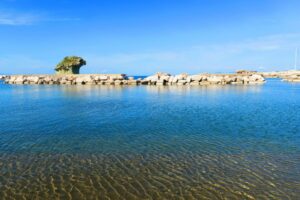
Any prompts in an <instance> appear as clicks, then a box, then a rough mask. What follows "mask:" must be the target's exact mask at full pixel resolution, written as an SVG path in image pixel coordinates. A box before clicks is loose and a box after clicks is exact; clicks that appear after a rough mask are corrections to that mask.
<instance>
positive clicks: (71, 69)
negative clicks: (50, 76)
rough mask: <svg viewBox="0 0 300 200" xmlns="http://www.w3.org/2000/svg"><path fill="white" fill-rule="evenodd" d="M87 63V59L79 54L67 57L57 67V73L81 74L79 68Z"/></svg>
mask: <svg viewBox="0 0 300 200" xmlns="http://www.w3.org/2000/svg"><path fill="white" fill-rule="evenodd" d="M83 65H86V61H85V60H84V59H83V58H81V57H78V56H67V57H65V58H64V59H63V60H62V61H61V62H60V63H59V64H58V65H57V66H56V67H55V71H56V73H57V74H79V69H80V67H82V66H83Z"/></svg>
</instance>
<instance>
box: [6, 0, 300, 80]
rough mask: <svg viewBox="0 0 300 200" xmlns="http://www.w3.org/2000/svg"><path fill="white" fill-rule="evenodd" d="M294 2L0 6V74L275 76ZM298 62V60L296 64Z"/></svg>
mask: <svg viewBox="0 0 300 200" xmlns="http://www.w3.org/2000/svg"><path fill="white" fill-rule="evenodd" d="M299 13H300V1H299V0H109V1H108V0H88V1H87V0H85V1H84V0H81V1H77V0H42V1H38V0H35V1H34V0H0V38H1V39H0V74H21V73H53V68H54V66H55V65H56V64H57V63H58V62H59V61H60V60H61V59H62V58H63V57H64V56H67V55H78V56H82V57H83V58H85V59H86V60H87V66H85V67H83V68H82V71H81V72H82V73H126V74H130V75H148V74H152V73H155V72H158V71H163V72H170V73H174V74H175V73H180V72H188V73H200V72H232V71H235V70H236V69H251V70H253V69H254V70H255V69H256V70H261V71H269V70H281V69H290V68H292V67H293V66H294V51H295V48H296V47H297V46H298V47H300V14H299ZM299 63H300V61H299Z"/></svg>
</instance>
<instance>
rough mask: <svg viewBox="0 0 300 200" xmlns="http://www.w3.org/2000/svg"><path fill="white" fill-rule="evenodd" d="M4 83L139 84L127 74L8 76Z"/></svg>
mask: <svg viewBox="0 0 300 200" xmlns="http://www.w3.org/2000/svg"><path fill="white" fill-rule="evenodd" d="M4 81H5V83H7V84H40V85H53V84H57V85H123V84H124V85H136V84H137V82H138V80H134V79H133V78H127V76H126V75H125V74H86V75H83V74H82V75H12V76H6V77H5V78H4Z"/></svg>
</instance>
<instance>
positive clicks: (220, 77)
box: [4, 73, 265, 86]
mask: <svg viewBox="0 0 300 200" xmlns="http://www.w3.org/2000/svg"><path fill="white" fill-rule="evenodd" d="M4 81H5V82H6V83H8V84H44V85H48V84H49V85H53V84H57V85H178V86H180V85H226V84H261V83H264V82H265V79H264V78H263V77H262V76H261V75H258V74H251V75H239V74H197V75H188V74H179V75H170V74H168V73H156V74H154V75H152V76H148V77H146V78H144V79H141V78H139V79H134V78H133V77H127V76H126V75H125V74H86V75H13V76H6V77H5V78H4Z"/></svg>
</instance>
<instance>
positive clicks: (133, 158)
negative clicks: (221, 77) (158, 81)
mask: <svg viewBox="0 0 300 200" xmlns="http://www.w3.org/2000/svg"><path fill="white" fill-rule="evenodd" d="M299 111H300V84H289V83H285V82H281V81H278V80H268V82H267V83H266V84H265V85H261V86H209V87H199V86H194V87H186V86H181V87H177V86H174V87H173V86H172V87H171V86H170V87H167V86H166V87H157V86H132V87H129V86H124V87H118V86H115V87H114V86H49V85H42V86H35V85H31V86H29V85H4V84H0V113H1V118H0V199H299V196H300V125H299V124H300V114H299Z"/></svg>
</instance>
